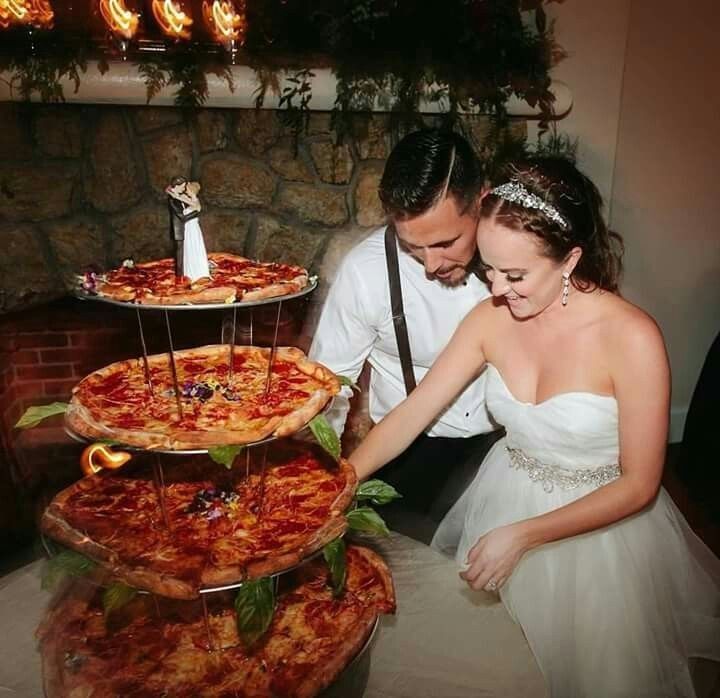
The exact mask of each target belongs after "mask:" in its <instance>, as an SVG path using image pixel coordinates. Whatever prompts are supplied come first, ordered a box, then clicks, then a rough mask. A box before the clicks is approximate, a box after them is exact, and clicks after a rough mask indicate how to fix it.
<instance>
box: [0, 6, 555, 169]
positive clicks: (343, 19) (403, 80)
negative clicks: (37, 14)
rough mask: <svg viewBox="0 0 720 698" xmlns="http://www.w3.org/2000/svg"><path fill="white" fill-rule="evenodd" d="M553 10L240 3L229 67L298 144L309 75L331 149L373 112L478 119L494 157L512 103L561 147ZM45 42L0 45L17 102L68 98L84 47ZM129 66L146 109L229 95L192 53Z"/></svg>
mask: <svg viewBox="0 0 720 698" xmlns="http://www.w3.org/2000/svg"><path fill="white" fill-rule="evenodd" d="M553 1H554V2H558V3H559V2H562V1H563V0H443V2H441V3H440V2H430V1H428V2H421V3H419V2H417V1H416V0H247V20H248V28H247V34H246V43H245V45H244V47H243V50H242V51H241V52H240V54H241V55H239V58H240V60H241V61H242V62H244V63H246V64H247V65H249V66H250V67H252V68H253V69H254V70H255V72H256V76H257V80H258V84H259V88H258V90H257V92H256V95H255V97H256V105H257V106H261V105H262V103H263V100H264V98H265V96H266V94H267V93H268V91H272V92H273V93H275V94H276V95H277V96H278V98H279V105H280V107H281V110H282V114H283V115H284V116H283V118H284V120H285V123H286V124H288V125H289V126H290V127H291V128H292V130H293V133H294V134H295V136H296V139H295V140H296V143H297V136H298V135H299V134H300V132H301V131H302V130H303V129H305V128H306V127H307V124H308V112H309V108H310V102H311V99H312V81H313V78H314V74H313V72H312V70H313V68H316V67H326V66H327V67H330V68H331V69H332V70H333V72H334V74H335V76H336V78H337V93H336V100H335V104H334V108H333V110H332V120H331V124H332V128H333V130H334V131H335V133H336V136H337V138H338V140H339V141H342V139H343V138H344V137H345V136H347V135H350V134H351V133H352V128H353V126H352V123H351V121H353V120H355V121H356V120H357V114H358V113H370V112H372V111H373V110H376V109H380V110H384V111H386V112H387V113H388V114H389V128H390V131H391V134H392V135H393V138H396V137H399V136H400V135H402V133H403V132H405V131H408V130H410V129H414V128H416V127H418V126H420V125H423V124H424V123H425V122H426V120H427V119H428V117H427V116H424V115H425V114H426V113H427V112H428V111H430V112H436V113H437V114H438V119H439V121H440V122H441V123H442V125H444V126H446V127H447V128H454V129H463V128H464V127H463V121H464V115H465V114H472V113H478V112H480V113H484V114H486V115H488V116H489V118H490V122H491V127H490V129H489V130H488V131H487V134H486V137H485V138H484V140H483V142H482V143H480V144H478V146H479V149H480V150H481V151H484V154H485V155H488V154H489V156H490V157H491V158H494V157H495V154H496V153H508V152H510V153H512V152H514V151H516V150H517V149H518V147H520V146H519V145H518V143H517V142H516V141H517V138H515V137H514V136H512V135H508V134H509V133H510V131H511V129H509V125H510V120H509V117H508V114H507V109H506V103H507V100H508V99H509V98H511V97H517V98H519V99H523V100H525V101H527V102H528V103H529V104H530V105H532V106H535V107H538V108H539V110H540V129H539V130H540V135H541V138H542V137H546V138H547V141H548V143H550V144H551V145H552V147H559V146H561V145H565V146H568V145H569V144H567V143H565V144H562V143H561V142H560V141H558V140H557V139H554V140H553V138H552V137H551V134H549V131H550V129H551V124H552V122H553V117H554V115H553V106H554V104H553V103H554V97H553V94H552V93H551V92H550V84H551V81H550V70H551V68H552V67H553V65H555V64H556V63H557V62H558V61H560V60H562V59H563V58H564V57H565V52H564V51H563V50H562V48H561V47H559V46H558V45H557V43H556V42H555V39H554V31H553V30H554V27H553V23H552V22H551V21H548V18H547V15H546V12H545V6H546V5H548V4H549V3H550V2H553ZM147 32H149V33H152V27H151V26H148V28H147V30H146V37H145V38H148V35H147ZM45 34H46V36H47V37H48V38H47V40H43V41H44V44H45V47H43V45H42V44H43V41H40V42H38V41H36V40H35V41H34V43H33V50H32V51H27V50H25V49H26V48H27V47H25V48H23V47H22V42H21V41H17V40H16V41H13V42H10V43H6V44H5V46H0V68H2V69H3V70H4V71H6V73H8V74H9V75H10V78H9V84H10V85H11V89H16V90H17V91H18V94H19V95H20V96H21V97H22V98H24V99H29V98H30V97H32V96H34V95H36V94H37V95H39V96H40V98H41V99H42V100H43V101H50V102H52V101H62V100H63V99H64V96H63V92H62V85H61V83H62V81H63V80H67V79H70V80H71V81H72V82H73V83H74V85H75V89H76V90H77V88H78V86H79V84H80V80H81V75H82V74H83V73H85V72H86V70H87V56H88V55H89V54H88V51H87V46H88V44H87V42H86V41H79V42H78V41H75V43H73V41H72V40H71V39H68V40H67V41H65V39H64V37H62V36H60V35H59V33H58V32H57V31H51V32H46V33H45ZM58 37H59V38H58ZM149 38H150V39H152V38H161V37H152V36H149ZM48 48H49V49H50V50H47V49H48ZM96 53H97V51H96ZM127 57H128V59H129V60H130V61H133V62H135V63H136V64H137V65H138V69H139V71H140V74H141V75H142V77H143V79H144V80H145V84H146V87H147V99H148V102H151V101H152V100H153V98H155V97H156V96H157V94H158V93H159V92H160V91H161V90H163V89H164V88H166V87H168V86H171V87H173V88H175V89H174V98H175V103H176V105H178V106H181V107H190V108H192V107H199V106H202V105H203V104H205V102H206V101H207V99H208V82H207V78H208V76H209V75H211V74H214V75H217V76H219V77H221V78H222V79H224V80H225V82H226V83H227V85H228V87H229V89H230V90H231V91H232V90H234V85H233V81H232V72H231V69H230V66H229V65H228V64H227V63H226V62H222V61H220V60H219V59H218V57H217V54H214V53H209V52H208V51H206V50H204V48H203V47H202V45H201V44H199V43H196V42H187V43H185V44H175V45H173V46H168V47H167V49H166V50H165V51H163V52H159V53H148V54H145V53H140V52H133V47H132V44H131V47H130V50H129V53H128V54H127ZM101 69H103V68H102V67H101ZM284 76H288V77H284ZM351 115H352V117H351Z"/></svg>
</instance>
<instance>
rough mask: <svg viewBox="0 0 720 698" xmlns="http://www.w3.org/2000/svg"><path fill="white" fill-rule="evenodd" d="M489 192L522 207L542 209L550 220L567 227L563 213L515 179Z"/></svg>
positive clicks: (565, 228)
mask: <svg viewBox="0 0 720 698" xmlns="http://www.w3.org/2000/svg"><path fill="white" fill-rule="evenodd" d="M490 193H491V194H495V196H497V197H499V198H501V199H503V200H505V201H509V202H511V203H514V204H520V205H521V206H522V207H523V208H535V209H537V210H538V211H542V212H543V213H544V214H545V215H546V216H547V217H548V218H549V219H550V220H551V221H555V222H556V223H557V224H558V225H559V226H560V227H561V228H562V229H563V230H567V229H568V228H569V225H568V222H567V221H566V220H565V218H564V217H563V215H562V214H561V213H560V211H558V210H557V209H556V208H555V207H554V206H553V205H552V204H548V203H547V202H545V201H543V200H542V199H541V198H540V197H539V196H536V195H535V194H531V193H530V192H529V191H528V190H527V189H525V187H524V186H523V185H522V184H520V182H518V181H516V180H514V179H513V180H511V181H510V182H506V183H505V184H501V185H500V186H499V187H495V188H494V189H491V190H490Z"/></svg>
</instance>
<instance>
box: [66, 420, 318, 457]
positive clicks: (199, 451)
mask: <svg viewBox="0 0 720 698" xmlns="http://www.w3.org/2000/svg"><path fill="white" fill-rule="evenodd" d="M306 428H307V427H303V428H302V429H300V431H303V430H304V429H306ZM64 429H65V433H66V434H67V435H68V436H69V437H70V438H71V439H73V440H74V441H78V442H80V443H83V444H92V443H95V442H96V441H101V440H102V439H93V438H90V437H87V436H83V435H82V434H78V433H77V432H76V431H73V430H72V429H71V428H70V427H69V426H67V424H66V425H65V426H64ZM296 433H299V432H296ZM278 438H279V437H277V436H268V437H267V438H265V439H262V440H261V441H251V442H250V443H246V444H225V445H230V446H242V447H243V448H253V447H255V446H261V445H262V444H267V443H270V442H271V441H277V439H278ZM283 438H287V437H283ZM112 447H113V448H117V449H119V450H121V451H132V452H134V453H157V454H161V455H168V456H201V455H207V453H208V450H209V449H207V448H180V449H175V450H173V449H165V448H143V447H142V446H129V445H127V444H122V443H113V444H112Z"/></svg>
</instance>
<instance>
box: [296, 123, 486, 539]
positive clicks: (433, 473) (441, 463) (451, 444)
mask: <svg viewBox="0 0 720 698" xmlns="http://www.w3.org/2000/svg"><path fill="white" fill-rule="evenodd" d="M482 184H483V173H482V167H481V165H480V162H479V160H478V159H477V157H476V155H475V154H474V152H473V150H472V148H471V146H470V144H469V143H468V142H467V141H466V140H465V139H464V138H463V137H462V136H460V135H458V134H456V133H452V132H449V131H445V130H439V129H424V130H421V131H416V132H414V133H411V134H409V135H407V136H406V137H405V138H403V139H402V140H401V141H400V142H399V143H398V144H397V146H396V147H395V148H394V149H393V151H392V153H391V154H390V156H389V158H388V160H387V163H386V166H385V170H384V173H383V177H382V180H381V182H380V189H379V196H380V200H381V202H382V205H383V209H384V211H385V214H386V215H387V220H388V224H387V226H385V227H383V228H380V229H379V230H376V231H375V232H373V233H371V234H370V236H369V237H367V238H366V239H365V240H364V241H363V242H361V243H360V244H359V245H357V246H356V247H355V248H354V249H353V250H351V252H350V253H349V254H348V255H347V257H346V258H345V259H344V260H343V263H342V264H341V266H340V269H339V270H338V273H337V276H336V278H335V280H334V282H333V284H332V287H331V289H330V291H329V294H328V297H327V300H326V302H325V305H324V307H323V311H322V313H321V316H320V320H319V324H318V327H317V330H316V333H315V336H314V340H313V343H312V346H311V348H310V357H311V358H312V359H313V360H315V361H319V362H320V363H323V364H325V365H326V366H328V367H329V368H330V369H332V370H333V371H335V372H336V373H338V374H340V375H343V376H348V377H349V378H351V379H352V380H356V379H357V377H358V375H359V374H360V371H361V370H362V368H363V365H364V363H365V362H366V361H367V362H368V363H369V364H370V367H371V374H370V376H371V377H370V395H369V401H370V416H371V419H372V421H373V422H374V423H377V422H378V421H380V419H382V418H383V417H384V416H385V414H387V413H388V412H389V411H390V410H391V409H392V408H393V407H395V405H397V404H398V403H399V402H400V401H401V400H403V399H404V398H405V397H406V395H407V394H408V393H409V392H410V391H412V390H413V388H414V387H415V384H416V382H417V381H419V380H421V379H422V377H423V376H424V375H425V373H426V372H427V371H428V369H429V368H430V366H431V365H432V363H433V361H434V360H435V359H436V358H437V356H438V354H439V353H440V352H441V351H442V349H443V348H444V347H445V345H446V344H447V343H448V341H449V340H450V337H451V336H452V334H453V332H454V331H455V329H456V327H457V326H458V324H459V323H460V321H461V320H462V319H463V318H464V317H465V315H466V314H467V313H468V312H469V311H470V310H471V309H472V308H473V307H474V306H475V305H476V304H477V303H479V302H480V301H482V300H484V299H485V298H487V297H489V296H490V293H489V291H488V289H487V287H486V285H485V284H484V282H483V281H482V280H481V279H480V278H478V276H477V275H476V274H475V269H476V268H477V261H478V258H477V244H476V239H475V233H476V227H477V218H476V214H475V202H476V200H477V197H478V195H479V193H480V190H481V188H482ZM343 390H344V392H343V394H342V395H341V396H339V398H338V399H336V402H335V404H334V407H333V409H332V411H331V413H330V415H329V419H330V422H331V424H332V425H333V427H334V428H335V430H336V431H337V432H338V433H339V434H340V433H342V431H343V428H344V424H345V419H346V417H347V412H348V408H349V404H348V398H349V395H350V391H349V389H347V388H344V389H343ZM495 429H496V426H495V425H494V424H493V423H492V421H491V419H490V417H489V415H488V413H487V411H486V409H485V378H484V376H481V377H480V378H478V379H477V380H475V381H474V382H472V383H471V384H470V385H468V387H467V388H466V389H465V391H464V392H463V393H462V394H461V395H460V396H459V397H458V398H457V400H456V401H455V402H454V403H453V404H451V405H449V406H448V408H447V409H446V410H445V411H444V412H443V413H442V414H441V415H440V416H439V417H438V418H437V420H436V421H435V422H434V423H433V424H432V425H431V426H430V428H429V429H428V430H427V431H426V432H425V433H424V434H421V435H420V436H419V437H418V438H417V439H416V440H415V441H414V442H413V443H412V444H411V445H410V447H409V448H408V449H407V450H406V451H405V452H404V453H402V454H401V455H400V456H399V457H398V458H396V459H395V460H393V461H391V462H390V463H388V464H387V465H386V466H385V467H384V468H383V469H382V470H381V471H379V473H378V477H379V478H381V479H383V480H385V481H386V482H389V483H390V484H392V485H394V486H395V487H396V488H397V489H398V491H399V492H400V493H401V494H402V495H403V499H402V500H401V501H400V503H399V504H398V507H401V508H402V510H404V511H405V512H408V511H409V513H410V517H411V519H414V521H415V524H414V530H413V533H414V534H415V535H416V537H420V538H422V539H427V540H429V538H430V536H431V535H432V532H433V530H434V527H435V525H436V523H437V521H439V519H440V517H441V516H442V515H443V514H444V513H445V510H446V509H447V508H448V506H449V505H450V504H451V503H452V501H450V502H448V501H447V498H448V493H447V487H450V489H455V490H456V491H454V492H452V494H451V495H450V496H451V497H452V498H455V497H457V495H459V494H460V491H461V489H462V486H463V485H464V484H465V483H466V482H467V480H468V479H469V475H468V471H472V472H474V470H476V469H477V465H479V463H480V462H481V461H482V459H483V457H484V455H485V453H486V452H487V450H488V449H489V447H490V446H491V445H492V443H493V442H494V441H495V440H496V438H497V434H496V433H494V430H495ZM463 466H464V467H463ZM450 478H453V480H457V482H456V483H455V487H454V488H453V487H452V485H448V480H449V479H450ZM444 487H445V488H446V491H445V492H444V493H443V494H442V495H441V497H440V498H441V499H444V500H445V504H444V506H443V503H442V502H440V501H437V499H438V495H439V494H440V493H441V491H442V490H443V488H444ZM438 508H439V510H438ZM383 514H384V515H386V514H387V518H388V522H389V523H390V524H391V526H392V525H393V523H394V522H393V519H396V518H397V517H396V514H397V512H392V511H389V510H388V509H387V508H385V509H384V511H383ZM400 520H402V516H401V519H400Z"/></svg>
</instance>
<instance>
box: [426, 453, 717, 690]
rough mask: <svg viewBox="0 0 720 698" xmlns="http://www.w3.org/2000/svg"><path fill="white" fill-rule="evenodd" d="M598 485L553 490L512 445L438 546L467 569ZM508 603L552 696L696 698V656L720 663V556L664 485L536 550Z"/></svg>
mask: <svg viewBox="0 0 720 698" xmlns="http://www.w3.org/2000/svg"><path fill="white" fill-rule="evenodd" d="M591 490H592V486H586V487H582V488H578V489H574V490H571V491H563V490H562V489H560V488H559V487H555V488H554V490H553V491H552V492H549V493H548V492H546V491H545V490H544V489H543V486H542V484H541V483H539V482H533V481H532V480H530V478H529V476H528V474H527V473H526V472H525V471H523V470H515V469H512V468H511V467H510V460H509V457H508V453H507V450H506V448H505V439H503V440H501V441H499V442H498V443H497V444H496V445H495V446H494V448H493V449H492V450H491V451H490V453H489V454H488V456H487V458H486V459H485V461H484V463H483V465H482V467H481V468H480V470H479V471H478V474H477V476H476V477H475V480H474V481H473V482H472V484H471V485H470V487H469V488H468V489H467V490H466V492H465V493H464V494H463V495H462V497H461V498H460V499H459V500H458V502H457V503H456V504H455V506H454V507H453V509H451V511H450V512H449V513H448V515H447V516H446V518H445V519H444V520H443V522H442V523H441V524H440V527H439V528H438V531H437V533H436V534H435V538H434V539H433V543H432V544H433V547H436V548H438V549H440V550H442V551H443V552H445V553H448V554H453V555H455V556H456V559H457V561H458V563H459V564H460V565H464V563H465V560H466V558H467V554H468V551H469V550H470V548H471V547H472V546H473V545H474V543H475V542H476V541H477V539H478V538H479V537H480V536H481V535H483V534H484V533H486V532H488V531H489V530H491V529H493V528H497V527H498V526H502V525H505V524H508V523H512V522H515V521H519V520H522V519H525V518H529V517H532V516H536V515H538V514H543V513H545V512H547V511H551V510H553V509H556V508H558V507H560V506H563V505H564V504H567V503H569V502H571V501H573V500H574V499H577V498H578V497H581V496H583V495H584V494H587V493H588V492H589V491H591ZM500 596H501V599H502V601H503V603H504V604H505V606H506V608H507V609H508V611H509V612H510V614H511V615H512V616H513V617H514V618H515V620H516V621H517V622H518V623H519V624H520V625H521V626H522V628H523V631H524V632H525V636H526V637H527V640H528V643H529V644H530V647H531V649H532V651H533V653H534V655H535V657H536V659H537V662H538V665H539V666H540V669H541V670H542V672H543V674H544V676H545V679H546V681H547V683H548V687H549V690H550V693H551V695H552V696H553V697H554V698H581V697H585V696H587V697H590V696H593V697H597V698H620V697H621V696H622V697H623V698H640V697H647V698H662V697H667V698H676V697H677V696H695V691H694V689H693V683H692V680H691V675H690V670H689V667H688V658H689V657H703V658H706V659H712V660H715V661H720V560H718V559H717V558H716V557H715V556H714V555H713V553H712V552H711V551H710V550H709V549H708V548H707V546H705V544H704V543H703V542H702V541H701V540H700V539H699V538H698V537H697V536H696V535H695V534H694V533H693V532H692V530H691V529H690V527H689V526H688V524H687V522H686V521H685V519H684V518H683V516H682V514H681V513H680V512H679V511H678V509H677V507H676V506H675V505H674V503H673V502H672V500H671V499H670V497H669V496H668V494H667V493H666V492H665V490H661V491H660V493H659V495H658V497H657V499H656V500H655V501H654V502H653V503H652V504H651V505H650V506H649V507H647V508H646V509H644V510H643V511H641V512H639V513H638V514H635V515H634V516H632V517H629V518H627V519H624V520H623V521H620V522H617V523H615V524H612V525H610V526H607V527H605V528H602V529H599V530H597V531H592V532H590V533H586V534H583V535H580V536H575V537H573V538H569V539H565V540H562V541H558V542H555V543H551V544H548V545H544V546H541V547H539V548H536V549H535V550H533V551H531V552H529V553H527V554H526V555H525V556H524V557H523V558H522V559H521V561H520V563H519V564H518V566H517V567H516V569H515V570H514V572H513V574H512V575H511V577H510V579H509V580H508V581H507V582H506V583H505V584H504V585H503V587H502V589H501V590H500Z"/></svg>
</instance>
